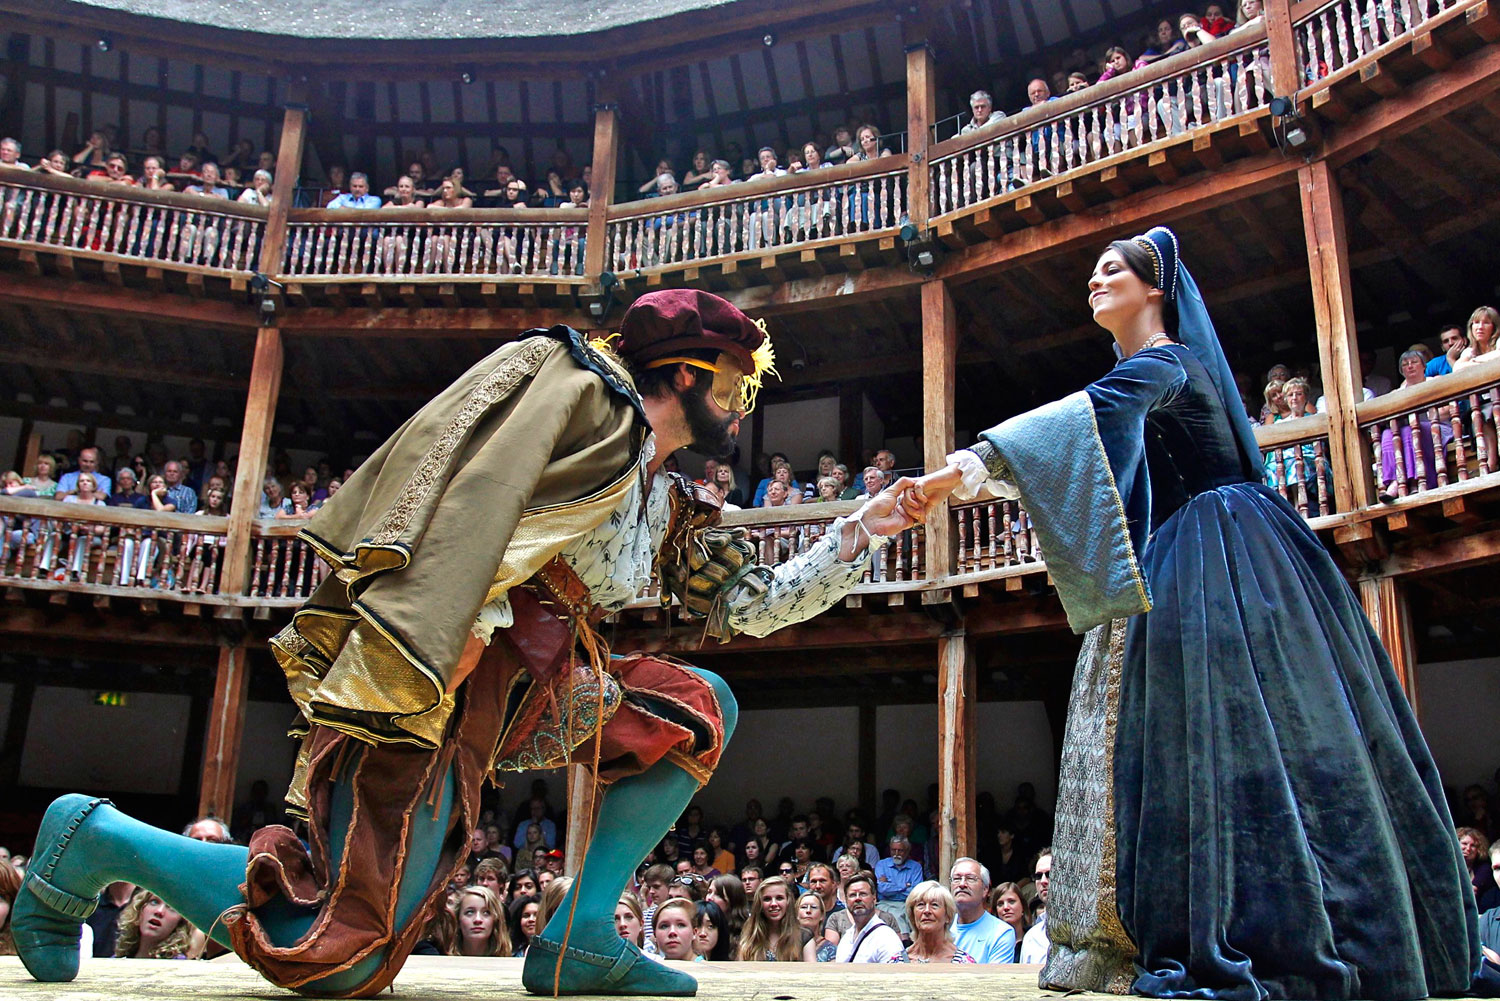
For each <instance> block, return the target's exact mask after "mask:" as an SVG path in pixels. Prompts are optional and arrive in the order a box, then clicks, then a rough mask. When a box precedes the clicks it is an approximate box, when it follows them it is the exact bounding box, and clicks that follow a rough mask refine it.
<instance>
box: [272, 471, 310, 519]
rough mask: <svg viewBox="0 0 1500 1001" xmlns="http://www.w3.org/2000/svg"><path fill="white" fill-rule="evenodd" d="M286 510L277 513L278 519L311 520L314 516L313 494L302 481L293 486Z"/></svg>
mask: <svg viewBox="0 0 1500 1001" xmlns="http://www.w3.org/2000/svg"><path fill="white" fill-rule="evenodd" d="M290 494H291V495H290V496H289V497H288V498H287V507H286V509H285V510H282V511H277V512H276V514H275V517H277V518H311V517H312V516H313V507H312V494H311V493H310V492H309V491H308V489H307V484H305V483H303V482H302V481H301V480H298V481H297V482H295V483H293V484H292V488H291V492H290Z"/></svg>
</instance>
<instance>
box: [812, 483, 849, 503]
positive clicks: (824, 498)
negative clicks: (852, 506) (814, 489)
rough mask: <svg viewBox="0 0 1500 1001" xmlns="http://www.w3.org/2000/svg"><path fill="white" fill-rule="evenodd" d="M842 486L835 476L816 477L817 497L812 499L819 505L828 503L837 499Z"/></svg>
mask: <svg viewBox="0 0 1500 1001" xmlns="http://www.w3.org/2000/svg"><path fill="white" fill-rule="evenodd" d="M842 487H843V484H842V483H841V482H840V481H839V478H838V477H837V476H820V477H818V496H817V497H816V498H814V499H815V500H817V501H818V502H820V503H825V504H826V503H830V502H832V501H836V500H838V499H839V494H840V493H841V492H842Z"/></svg>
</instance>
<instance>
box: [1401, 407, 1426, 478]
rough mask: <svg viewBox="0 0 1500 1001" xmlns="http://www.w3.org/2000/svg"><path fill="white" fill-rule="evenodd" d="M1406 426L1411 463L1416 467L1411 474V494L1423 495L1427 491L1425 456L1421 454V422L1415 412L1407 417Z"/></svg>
mask: <svg viewBox="0 0 1500 1001" xmlns="http://www.w3.org/2000/svg"><path fill="white" fill-rule="evenodd" d="M1406 425H1407V429H1408V430H1409V431H1410V432H1411V461H1412V464H1413V465H1414V466H1416V467H1417V468H1416V470H1415V472H1413V474H1412V475H1413V476H1414V477H1415V478H1416V486H1415V487H1414V489H1413V493H1419V494H1420V493H1425V492H1426V490H1427V456H1425V455H1423V454H1422V422H1421V421H1420V420H1419V419H1418V417H1417V412H1416V411H1412V412H1411V413H1410V414H1408V415H1407V417H1406ZM1402 451H1405V449H1402Z"/></svg>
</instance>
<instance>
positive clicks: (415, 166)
mask: <svg viewBox="0 0 1500 1001" xmlns="http://www.w3.org/2000/svg"><path fill="white" fill-rule="evenodd" d="M424 177H426V171H425V170H424V169H423V167H422V161H421V160H413V161H411V163H409V164H408V165H407V167H406V173H405V174H402V175H401V177H398V178H396V183H395V184H392V185H391V186H390V187H389V188H386V189H385V191H384V192H383V194H384V195H385V197H386V198H390V199H395V197H396V192H397V190H398V189H399V188H400V186H401V181H402V180H403V179H405V180H408V181H410V182H411V190H412V193H413V194H414V195H417V194H418V193H419V192H420V191H421V190H422V187H423V178H424Z"/></svg>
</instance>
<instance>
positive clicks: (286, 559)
mask: <svg viewBox="0 0 1500 1001" xmlns="http://www.w3.org/2000/svg"><path fill="white" fill-rule="evenodd" d="M281 541H282V547H281V585H280V587H278V588H277V590H276V596H277V597H279V598H285V597H287V596H288V592H289V591H290V592H293V593H295V588H293V587H292V562H293V556H294V555H295V550H296V549H297V544H296V540H294V539H283V540H281Z"/></svg>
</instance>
